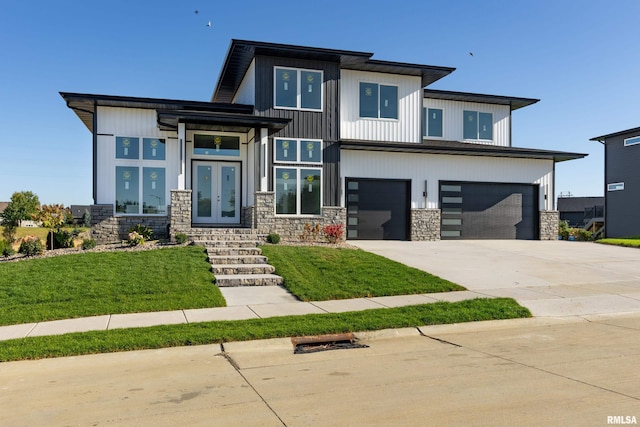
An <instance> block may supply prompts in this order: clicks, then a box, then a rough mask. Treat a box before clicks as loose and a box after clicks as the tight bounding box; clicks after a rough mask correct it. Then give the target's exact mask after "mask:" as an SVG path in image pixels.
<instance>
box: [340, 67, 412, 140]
mask: <svg viewBox="0 0 640 427" xmlns="http://www.w3.org/2000/svg"><path fill="white" fill-rule="evenodd" d="M360 82H366V83H379V84H383V85H393V86H397V87H398V120H395V119H373V118H361V117H360ZM421 120H422V81H421V79H420V77H415V76H402V75H396V74H384V73H373V72H367V71H354V70H346V69H342V70H341V71H340V138H341V139H354V140H366V141H385V142H415V143H419V142H421V125H420V121H421Z"/></svg>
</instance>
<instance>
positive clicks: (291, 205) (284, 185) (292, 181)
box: [275, 168, 298, 215]
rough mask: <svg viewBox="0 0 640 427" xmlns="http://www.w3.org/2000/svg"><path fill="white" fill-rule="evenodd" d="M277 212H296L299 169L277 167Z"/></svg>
mask: <svg viewBox="0 0 640 427" xmlns="http://www.w3.org/2000/svg"><path fill="white" fill-rule="evenodd" d="M275 172H276V173H275V178H276V185H275V187H276V214H292V215H293V214H296V211H297V206H298V199H297V195H298V176H297V175H298V174H297V169H292V168H276V170H275Z"/></svg>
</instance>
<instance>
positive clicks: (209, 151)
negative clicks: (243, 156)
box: [193, 134, 240, 157]
mask: <svg viewBox="0 0 640 427" xmlns="http://www.w3.org/2000/svg"><path fill="white" fill-rule="evenodd" d="M193 154H199V155H205V156H231V157H239V156H240V137H238V136H231V135H203V134H195V135H193Z"/></svg>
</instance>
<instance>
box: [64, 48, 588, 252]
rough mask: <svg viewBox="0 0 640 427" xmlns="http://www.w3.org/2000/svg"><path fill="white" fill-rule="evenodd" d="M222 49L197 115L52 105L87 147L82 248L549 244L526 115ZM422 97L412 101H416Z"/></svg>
mask: <svg viewBox="0 0 640 427" xmlns="http://www.w3.org/2000/svg"><path fill="white" fill-rule="evenodd" d="M372 56H373V54H371V53H367V52H353V51H345V50H334V49H321V48H313V47H304V46H293V45H283V44H274V43H263V42H254V41H242V40H232V42H231V46H230V48H229V51H228V53H227V56H226V59H225V61H224V65H223V67H222V71H221V73H220V77H219V79H218V82H217V85H216V87H215V90H214V92H213V95H212V97H211V102H195V101H179V100H168V99H154V98H134V97H126V96H110V95H91V94H78V93H61V95H62V97H63V98H64V100H65V101H66V102H67V105H68V106H69V108H71V109H72V110H73V111H74V112H75V113H76V114H77V115H78V117H79V118H80V119H81V120H82V121H83V123H84V124H85V125H86V126H87V128H88V129H89V130H90V131H91V133H92V135H93V198H94V205H93V206H92V207H91V213H92V221H93V224H94V225H93V233H94V236H95V237H96V238H97V239H98V240H100V241H109V240H112V241H113V240H118V239H120V238H122V236H123V235H124V234H126V230H127V229H128V228H129V227H130V226H132V225H135V224H139V223H141V224H146V225H149V226H151V227H153V228H154V229H155V230H156V232H157V233H165V232H169V233H172V234H173V233H176V232H186V233H189V232H192V231H194V230H201V229H204V228H207V227H245V228H251V229H253V230H254V231H255V233H257V234H267V233H270V232H275V233H279V234H281V235H282V236H283V237H285V238H293V239H295V238H298V236H299V235H300V234H301V233H302V232H303V231H304V228H305V225H307V226H309V225H310V226H315V225H317V224H319V225H325V224H332V223H341V224H344V226H345V230H346V238H347V239H402V240H438V239H555V238H556V236H557V222H558V213H557V211H555V209H554V199H555V197H554V191H555V190H554V167H555V166H554V165H555V163H556V162H561V161H565V160H571V159H577V158H581V157H584V156H585V155H584V154H577V153H566V152H559V151H547V150H537V149H527V148H516V147H514V146H513V145H512V141H511V126H512V121H511V117H512V112H513V111H515V110H517V109H520V108H523V107H526V106H528V105H531V104H534V103H536V102H537V101H538V100H536V99H528V98H517V97H510V96H495V95H481V94H473V93H461V92H450V91H442V90H432V89H428V88H427V87H428V86H429V85H431V84H432V83H433V82H435V81H437V80H439V79H441V78H443V77H445V76H447V75H448V74H450V73H451V72H453V71H454V69H453V68H448V67H438V66H431V65H419V64H407V63H400V62H389V61H381V60H376V59H372ZM425 88H427V89H425Z"/></svg>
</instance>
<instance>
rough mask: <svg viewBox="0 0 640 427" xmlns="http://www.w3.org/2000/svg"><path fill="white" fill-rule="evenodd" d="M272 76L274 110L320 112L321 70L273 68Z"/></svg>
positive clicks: (321, 96) (321, 97)
mask: <svg viewBox="0 0 640 427" xmlns="http://www.w3.org/2000/svg"><path fill="white" fill-rule="evenodd" d="M273 74H274V83H273V87H274V91H273V92H274V100H273V105H274V106H275V108H285V109H295V110H309V111H322V99H323V95H322V80H323V72H322V71H321V70H305V69H299V68H285V67H275V69H274V73H273Z"/></svg>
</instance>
